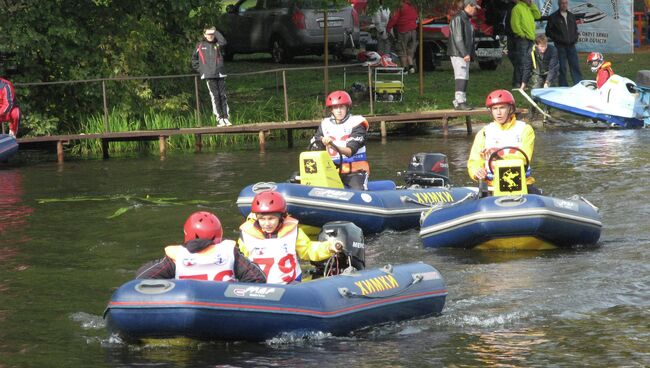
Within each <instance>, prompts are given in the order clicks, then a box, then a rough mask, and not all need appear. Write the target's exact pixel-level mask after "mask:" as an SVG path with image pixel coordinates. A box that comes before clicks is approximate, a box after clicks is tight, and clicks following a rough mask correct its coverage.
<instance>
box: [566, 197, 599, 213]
mask: <svg viewBox="0 0 650 368" xmlns="http://www.w3.org/2000/svg"><path fill="white" fill-rule="evenodd" d="M569 199H571V200H573V201H583V202H585V203H586V204H588V205H589V206H590V207H591V208H593V209H594V211H596V212H597V213H600V208H598V207H596V206H594V204H593V203H591V202H589V201H588V200H587V198H585V197H583V196H581V195H578V194H576V195H574V196H572V197H571V198H569Z"/></svg>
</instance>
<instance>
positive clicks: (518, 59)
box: [510, 0, 542, 88]
mask: <svg viewBox="0 0 650 368" xmlns="http://www.w3.org/2000/svg"><path fill="white" fill-rule="evenodd" d="M541 17H542V14H541V13H540V11H539V8H537V5H535V3H534V2H532V1H531V0H517V4H516V5H515V6H514V8H512V13H511V15H510V28H511V29H512V33H513V35H514V36H513V37H514V42H515V44H514V45H515V47H514V51H515V54H516V55H515V58H514V61H515V63H516V64H515V65H514V67H515V68H518V69H519V71H520V73H515V75H516V77H517V78H521V80H514V81H513V85H514V86H519V87H520V88H524V87H525V86H526V85H527V84H528V80H529V79H530V75H531V73H532V60H531V58H530V54H531V51H532V49H533V43H534V41H535V21H536V20H539V19H540V18H541Z"/></svg>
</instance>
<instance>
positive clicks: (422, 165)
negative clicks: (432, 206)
mask: <svg viewBox="0 0 650 368" xmlns="http://www.w3.org/2000/svg"><path fill="white" fill-rule="evenodd" d="M401 174H402V175H403V176H404V181H405V182H406V186H407V187H416V188H417V187H422V188H427V187H444V186H447V185H449V163H448V162H447V156H445V155H443V154H442V153H416V154H414V155H413V157H412V158H411V162H410V163H409V167H408V170H406V172H402V173H401Z"/></svg>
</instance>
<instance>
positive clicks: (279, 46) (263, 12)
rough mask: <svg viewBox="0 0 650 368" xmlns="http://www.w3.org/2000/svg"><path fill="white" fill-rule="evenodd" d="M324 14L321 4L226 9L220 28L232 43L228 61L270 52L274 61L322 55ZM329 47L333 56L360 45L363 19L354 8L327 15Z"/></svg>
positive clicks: (270, 2)
mask: <svg viewBox="0 0 650 368" xmlns="http://www.w3.org/2000/svg"><path fill="white" fill-rule="evenodd" d="M324 22H325V21H324V12H323V10H322V1H321V0H239V1H238V2H237V3H236V4H234V5H228V6H227V7H226V13H225V14H223V15H222V16H221V18H220V22H219V23H218V25H217V28H218V29H219V30H220V31H221V32H222V33H223V35H224V36H225V37H226V40H228V45H227V46H226V59H227V60H228V59H232V57H233V56H234V55H235V54H250V53H256V52H270V53H271V56H272V57H273V61H275V62H277V63H281V62H286V61H288V60H290V59H291V58H292V57H293V56H298V55H321V54H322V53H323V50H324V47H323V45H324V32H323V28H324ZM327 23H328V29H329V30H328V37H329V38H328V43H329V46H330V50H331V51H332V52H333V54H338V55H344V50H345V49H346V48H349V47H354V46H355V45H357V44H358V41H359V17H358V16H357V13H356V11H355V10H354V9H353V8H352V6H345V7H343V8H337V7H335V6H334V5H333V4H331V5H330V8H329V9H328V11H327Z"/></svg>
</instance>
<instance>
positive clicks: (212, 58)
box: [192, 27, 232, 126]
mask: <svg viewBox="0 0 650 368" xmlns="http://www.w3.org/2000/svg"><path fill="white" fill-rule="evenodd" d="M203 37H204V39H203V40H202V41H201V42H199V43H198V44H197V45H196V48H195V49H194V54H192V68H194V70H196V71H197V72H199V74H201V79H205V81H206V83H207V85H208V90H209V91H210V100H211V101H212V112H213V113H214V115H215V116H216V118H217V125H218V126H228V125H232V124H231V123H230V120H229V119H228V117H229V110H230V109H229V108H228V98H227V96H226V79H225V78H226V74H224V66H223V48H224V46H225V45H226V43H227V42H226V39H225V38H224V37H223V35H222V34H221V33H219V32H217V29H216V28H215V27H211V28H206V29H205V30H204V31H203Z"/></svg>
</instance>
